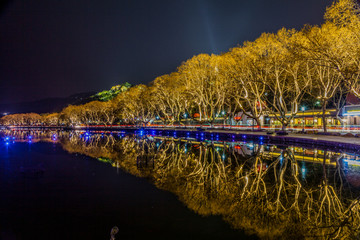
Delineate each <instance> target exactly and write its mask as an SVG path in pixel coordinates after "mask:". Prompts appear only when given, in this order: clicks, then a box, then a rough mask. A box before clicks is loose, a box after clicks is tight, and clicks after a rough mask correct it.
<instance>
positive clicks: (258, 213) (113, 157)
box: [59, 132, 360, 239]
mask: <svg viewBox="0 0 360 240" xmlns="http://www.w3.org/2000/svg"><path fill="white" fill-rule="evenodd" d="M59 135H60V142H61V144H62V146H63V148H64V149H65V150H67V151H68V152H70V153H81V154H85V155H88V156H91V157H94V158H97V159H99V160H102V161H104V159H105V160H106V161H107V162H110V163H111V164H112V166H114V167H118V168H121V169H123V170H125V171H127V172H129V173H131V174H133V175H136V176H139V177H145V178H148V179H149V180H150V181H152V182H153V183H154V184H155V185H156V186H157V187H158V188H161V189H165V190H167V191H171V192H173V193H175V194H176V195H177V196H178V197H179V199H180V200H181V201H182V202H184V203H185V204H186V206H188V207H189V208H190V209H192V210H193V211H195V212H196V213H198V214H201V215H205V216H207V215H221V216H223V218H224V219H225V220H226V221H227V222H229V223H230V224H231V225H232V226H233V227H234V228H239V229H244V230H246V231H248V233H255V234H257V235H258V236H260V237H261V238H271V239H275V238H276V239H278V238H282V239H288V238H297V239H298V238H324V239H328V238H336V239H354V238H358V237H359V227H360V213H359V210H360V209H359V208H360V204H359V191H358V189H357V187H358V186H357V185H356V186H354V183H355V184H356V181H357V178H359V175H360V172H357V170H356V166H355V167H354V166H350V165H348V164H345V161H344V158H346V157H347V156H348V155H346V154H344V153H334V152H329V151H321V150H316V149H310V150H309V149H302V148H296V147H287V148H278V147H276V146H266V145H259V144H252V143H244V142H241V143H239V142H237V143H224V142H213V141H205V142H197V141H196V140H195V139H181V138H170V137H167V138H164V137H156V136H145V137H138V136H135V135H125V134H122V133H120V134H114V135H111V134H101V133H98V134H90V133H74V132H71V133H70V132H67V133H66V132H63V133H61V134H59ZM299 149H300V150H299ZM307 151H308V152H311V154H312V161H313V162H309V157H308V153H307ZM306 154H307V157H306V158H305V155H306ZM301 157H302V158H301ZM306 159H307V161H308V162H306V161H302V160H306ZM304 166H305V167H304ZM306 166H307V167H306ZM306 171H307V172H306ZM305 175H306V176H305ZM350 176H351V177H350ZM348 179H351V181H348ZM354 179H355V180H354ZM351 184H352V185H351Z"/></svg>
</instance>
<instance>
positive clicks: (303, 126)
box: [301, 106, 305, 133]
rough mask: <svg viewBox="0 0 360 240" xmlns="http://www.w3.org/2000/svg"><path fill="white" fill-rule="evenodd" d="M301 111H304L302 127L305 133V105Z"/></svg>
mask: <svg viewBox="0 0 360 240" xmlns="http://www.w3.org/2000/svg"><path fill="white" fill-rule="evenodd" d="M301 111H302V112H303V129H302V131H303V133H305V107H304V106H302V107H301Z"/></svg>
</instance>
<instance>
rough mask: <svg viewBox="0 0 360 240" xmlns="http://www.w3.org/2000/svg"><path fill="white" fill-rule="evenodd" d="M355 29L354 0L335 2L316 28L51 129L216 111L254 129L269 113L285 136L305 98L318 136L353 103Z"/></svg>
mask: <svg viewBox="0 0 360 240" xmlns="http://www.w3.org/2000/svg"><path fill="white" fill-rule="evenodd" d="M359 29H360V16H359V6H358V4H357V3H356V1H355V0H338V1H336V2H334V3H333V5H332V6H330V7H329V8H328V9H327V11H326V13H325V23H324V24H323V25H322V26H305V27H304V28H303V29H302V30H301V31H296V30H294V29H285V28H283V29H281V30H279V31H278V32H277V33H264V34H262V35H261V36H260V37H259V38H258V39H256V40H255V41H253V42H245V43H244V44H243V45H241V46H238V47H235V48H233V49H231V50H230V51H229V52H227V53H224V54H222V55H214V54H212V55H208V54H199V55H197V56H194V57H193V58H191V59H189V60H187V61H186V62H184V63H183V64H182V65H181V66H180V67H179V68H178V70H177V71H176V72H173V73H171V74H167V75H163V76H160V77H157V78H156V79H155V80H154V81H153V82H152V83H151V84H150V85H148V86H146V85H142V84H140V85H137V86H134V87H131V88H130V89H128V90H127V91H124V92H121V93H120V94H118V95H117V96H116V97H115V98H113V99H111V100H109V101H106V102H100V101H94V102H90V103H87V104H84V105H81V106H69V107H67V108H65V109H64V110H63V111H62V112H61V113H58V114H57V116H58V124H66V125H74V124H88V123H94V124H101V123H102V124H113V123H115V122H119V121H120V122H126V123H129V124H147V123H149V122H150V121H152V120H154V119H160V118H161V119H162V120H163V121H164V122H165V123H167V124H173V123H174V122H180V121H181V120H182V119H184V118H188V117H192V118H193V117H194V116H195V115H196V116H197V115H198V116H197V117H198V118H196V120H197V121H199V122H209V123H214V121H215V119H216V118H217V116H219V115H220V114H221V113H222V112H225V113H226V114H225V118H226V117H230V116H234V115H235V113H237V112H240V111H241V112H243V114H245V115H247V116H248V117H250V118H253V119H255V120H256V122H257V124H258V125H259V127H261V126H260V124H261V123H260V117H261V116H264V115H269V114H271V115H274V116H275V118H276V119H277V120H278V121H279V122H280V123H281V124H282V127H283V130H285V129H286V127H287V126H288V125H289V124H290V122H291V120H292V119H293V118H294V117H295V116H296V115H297V114H298V111H299V108H300V106H299V105H300V104H301V103H302V102H304V101H305V100H306V101H307V102H315V101H320V104H321V108H322V112H323V114H322V115H323V120H324V121H322V122H323V123H324V130H325V131H326V121H325V111H326V108H327V107H328V106H329V105H331V106H332V107H335V108H336V109H337V112H338V113H339V110H340V108H341V107H342V105H343V102H344V97H343V96H345V94H346V93H347V92H352V93H353V94H355V95H356V96H358V97H360V85H359V78H360V34H359V31H358V30H359ZM289 113H290V114H289ZM3 121H4V119H3ZM5 121H7V120H6V119H5Z"/></svg>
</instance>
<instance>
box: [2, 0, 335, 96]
mask: <svg viewBox="0 0 360 240" xmlns="http://www.w3.org/2000/svg"><path fill="white" fill-rule="evenodd" d="M331 2H332V1H331V0H301V1H300V0H271V1H270V0H237V1H234V0H229V1H227V0H209V1H207V0H170V1H169V0H164V1H157V0H147V1H139V0H128V1H121V0H105V1H100V0H14V1H10V2H9V3H8V4H7V5H6V6H5V7H3V8H2V9H1V12H0V103H10V102H21V101H31V100H38V99H42V98H47V97H66V96H69V95H71V94H75V93H81V92H88V91H101V90H104V89H108V88H110V87H111V86H113V85H116V84H119V83H122V82H126V81H127V82H130V83H131V84H138V83H149V82H151V81H152V80H153V79H154V78H155V77H156V76H160V75H163V74H166V73H170V72H172V71H175V70H176V68H177V66H179V65H180V64H181V62H183V61H185V60H187V59H189V58H191V57H192V56H194V55H197V54H199V53H209V54H210V53H216V54H219V53H222V52H227V51H228V50H229V48H232V47H235V46H236V45H238V44H241V43H242V42H244V41H247V40H250V41H252V40H254V39H256V38H257V37H258V36H259V35H260V34H261V33H262V32H276V31H277V30H278V29H280V28H281V27H287V28H296V29H301V27H302V26H303V25H304V24H312V25H314V24H318V25H319V24H321V23H322V22H323V14H324V12H325V9H326V6H329V5H330V4H331Z"/></svg>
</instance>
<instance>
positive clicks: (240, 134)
mask: <svg viewBox="0 0 360 240" xmlns="http://www.w3.org/2000/svg"><path fill="white" fill-rule="evenodd" d="M4 128H5V129H10V130H11V129H13V130H31V129H39V130H46V129H60V130H70V131H71V130H72V131H74V130H81V131H87V130H88V131H122V130H127V131H136V130H139V129H141V128H139V127H132V126H131V127H130V126H109V127H59V126H46V127H45V126H35V127H33V126H31V127H29V126H26V127H25V126H23V127H6V126H2V129H4ZM142 129H143V130H144V131H146V132H148V131H150V132H151V133H152V134H153V135H155V134H158V135H163V136H164V135H168V136H169V137H170V134H172V135H174V133H175V137H198V136H199V134H200V137H201V138H204V140H205V138H206V139H211V140H219V139H220V138H221V140H224V139H227V140H230V141H244V140H253V141H259V142H266V143H270V144H272V143H274V144H275V143H277V144H287V145H289V144H297V145H303V146H311V147H315V146H319V147H325V148H328V149H334V148H335V149H347V150H353V151H358V150H360V138H359V137H355V136H353V137H347V136H332V135H321V134H300V133H288V135H275V134H269V133H268V132H266V131H246V130H238V129H236V130H230V129H214V128H211V129H210V128H209V129H202V130H201V131H199V130H198V129H197V128H176V127H168V128H159V127H145V128H142ZM189 133H191V136H190V134H189ZM214 134H215V136H214ZM214 138H215V139H214ZM217 138H218V139H217Z"/></svg>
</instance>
